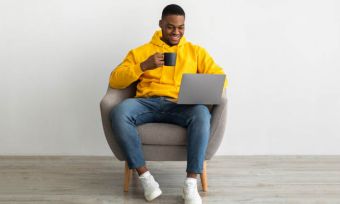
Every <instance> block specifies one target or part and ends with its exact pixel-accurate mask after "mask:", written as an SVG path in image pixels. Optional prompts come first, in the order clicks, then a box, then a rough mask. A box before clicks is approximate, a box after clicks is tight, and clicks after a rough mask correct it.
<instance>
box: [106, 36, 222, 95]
mask: <svg viewBox="0 0 340 204" xmlns="http://www.w3.org/2000/svg"><path fill="white" fill-rule="evenodd" d="M161 37H162V32H161V31H160V30H159V31H156V32H155V34H154V35H153V37H152V39H151V41H150V42H149V43H147V44H144V45H142V46H140V47H138V48H135V49H133V50H131V51H130V52H129V53H128V54H127V56H126V57H125V59H124V60H123V62H122V63H121V64H120V65H118V67H116V69H115V70H113V71H112V73H111V76H110V86H111V87H112V88H116V89H124V88H126V87H128V86H129V85H130V84H132V83H133V82H135V81H137V80H139V83H138V85H137V93H136V97H152V96H165V97H170V98H173V99H177V98H178V93H179V88H180V83H181V80H182V74H184V73H204V74H224V72H223V69H222V68H221V67H219V66H218V65H217V64H215V62H214V60H213V59H212V57H211V56H210V55H209V54H208V52H207V51H206V50H205V49H204V48H202V47H199V46H197V45H193V44H192V43H190V42H187V41H186V39H185V37H182V38H181V40H180V42H179V43H178V45H176V46H171V47H170V46H169V45H167V44H166V43H165V42H163V41H162V40H161ZM156 52H160V53H164V52H176V53H177V59H176V66H175V67H173V66H162V67H158V68H156V69H153V70H147V71H145V72H143V71H142V70H141V67H140V64H141V63H142V62H143V61H145V60H146V59H147V58H148V57H150V56H151V55H153V54H155V53H156ZM226 86H227V80H226V82H225V87H226Z"/></svg>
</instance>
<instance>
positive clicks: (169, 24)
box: [168, 23, 184, 27]
mask: <svg viewBox="0 0 340 204" xmlns="http://www.w3.org/2000/svg"><path fill="white" fill-rule="evenodd" d="M168 26H173V27H176V26H175V25H173V24H171V23H168ZM182 26H184V24H182V25H179V26H178V27H182Z"/></svg>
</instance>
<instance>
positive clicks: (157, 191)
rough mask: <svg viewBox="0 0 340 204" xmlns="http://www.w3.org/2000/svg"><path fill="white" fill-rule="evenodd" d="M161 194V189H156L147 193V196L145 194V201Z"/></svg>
mask: <svg viewBox="0 0 340 204" xmlns="http://www.w3.org/2000/svg"><path fill="white" fill-rule="evenodd" d="M161 194H162V191H161V189H159V188H158V189H156V190H155V191H154V192H152V193H151V194H150V195H148V196H145V199H146V200H147V201H152V200H154V199H155V198H157V197H158V196H160V195H161Z"/></svg>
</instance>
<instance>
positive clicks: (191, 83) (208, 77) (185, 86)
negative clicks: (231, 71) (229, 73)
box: [177, 74, 225, 104]
mask: <svg viewBox="0 0 340 204" xmlns="http://www.w3.org/2000/svg"><path fill="white" fill-rule="evenodd" d="M224 81H225V75H224V74H183V76H182V82H181V87H180V90H179V97H178V102H177V103H178V104H219V103H220V101H221V96H222V92H223V85H224Z"/></svg>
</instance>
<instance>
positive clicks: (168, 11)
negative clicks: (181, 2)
mask: <svg viewBox="0 0 340 204" xmlns="http://www.w3.org/2000/svg"><path fill="white" fill-rule="evenodd" d="M168 15H179V16H184V17H185V12H184V10H183V9H182V7H180V6H178V5H177V4H169V5H167V6H166V7H164V9H163V11H162V19H163V18H164V17H165V16H168Z"/></svg>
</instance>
